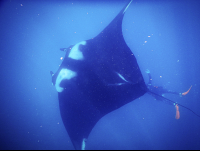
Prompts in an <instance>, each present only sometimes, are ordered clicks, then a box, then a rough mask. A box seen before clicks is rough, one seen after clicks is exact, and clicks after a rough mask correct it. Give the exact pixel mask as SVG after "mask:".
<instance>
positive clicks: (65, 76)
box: [55, 68, 77, 92]
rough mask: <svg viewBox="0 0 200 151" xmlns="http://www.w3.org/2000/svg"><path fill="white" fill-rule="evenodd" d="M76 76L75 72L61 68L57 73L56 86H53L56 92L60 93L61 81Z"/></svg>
mask: <svg viewBox="0 0 200 151" xmlns="http://www.w3.org/2000/svg"><path fill="white" fill-rule="evenodd" d="M76 75H77V74H76V72H74V71H72V70H69V69H66V68H63V69H62V70H61V71H60V72H59V74H58V77H57V78H56V84H55V87H56V90H57V91H58V92H62V91H63V88H62V87H60V83H61V81H62V80H64V79H67V80H70V79H71V78H73V77H75V76H76Z"/></svg>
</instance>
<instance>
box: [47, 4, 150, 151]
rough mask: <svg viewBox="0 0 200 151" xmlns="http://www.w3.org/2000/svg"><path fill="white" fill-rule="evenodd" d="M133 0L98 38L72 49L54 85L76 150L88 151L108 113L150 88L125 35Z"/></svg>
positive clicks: (65, 49) (69, 49)
mask: <svg viewBox="0 0 200 151" xmlns="http://www.w3.org/2000/svg"><path fill="white" fill-rule="evenodd" d="M131 2H132V0H131V1H130V2H129V3H128V4H127V5H125V7H124V8H123V9H122V10H121V11H120V12H119V14H118V15H117V16H116V17H115V18H114V19H113V21H112V22H111V23H110V24H109V25H108V26H107V27H106V28H105V29H104V30H103V31H102V32H100V33H99V34H98V35H97V36H96V37H95V38H92V39H89V40H85V41H81V42H79V43H77V44H75V45H71V46H70V47H68V48H61V50H62V51H65V52H66V55H65V58H64V60H63V62H62V64H61V65H60V67H59V69H58V71H57V72H56V73H55V74H54V73H53V72H52V71H51V72H50V73H51V75H52V82H53V84H54V85H55V87H56V90H57V91H58V98H59V106H60V113H61V117H62V120H63V123H64V125H65V128H66V130H67V132H68V134H69V137H70V139H71V141H72V143H73V145H74V147H75V149H84V147H85V141H86V139H87V138H88V136H89V134H90V132H91V130H92V129H93V127H94V126H95V124H96V123H97V122H98V121H99V120H100V119H101V118H102V117H103V116H104V115H106V114H108V113H110V112H112V111H114V110H116V109H118V108H120V107H122V106H123V105H125V104H127V103H129V102H131V101H133V100H135V99H137V98H138V97H141V96H142V95H144V94H145V93H146V92H147V91H148V89H147V87H146V85H145V82H144V79H143V76H142V74H141V71H140V68H139V66H138V63H137V60H136V58H135V56H134V54H133V53H132V51H131V50H130V48H129V47H128V46H127V44H126V42H125V40H124V38H123V34H122V20H123V16H124V14H125V12H126V10H127V8H128V7H129V5H130V4H131Z"/></svg>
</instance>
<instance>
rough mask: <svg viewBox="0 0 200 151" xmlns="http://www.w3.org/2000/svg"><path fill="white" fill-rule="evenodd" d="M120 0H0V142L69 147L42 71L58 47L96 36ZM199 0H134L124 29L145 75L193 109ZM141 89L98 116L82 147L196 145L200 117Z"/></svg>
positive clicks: (199, 62)
mask: <svg viewBox="0 0 200 151" xmlns="http://www.w3.org/2000/svg"><path fill="white" fill-rule="evenodd" d="M127 1H128V0H127ZM127 1H126V0H123V1H109V2H108V1H76V0H69V1H61V0H58V1H53V0H51V1H45V0H44V1H39V0H38V1H35V0H24V1H23V0H7V1H3V2H1V3H0V4H1V6H0V67H1V72H0V77H1V78H0V83H1V84H0V101H1V102H0V149H74V147H73V145H72V143H71V140H70V138H69V136H68V134H67V131H66V130H65V128H64V125H63V123H62V119H61V117H60V112H59V104H58V98H57V92H56V89H55V87H54V86H52V84H51V76H50V74H49V71H51V70H52V71H54V72H56V71H57V69H58V67H59V65H60V64H61V62H62V61H61V60H60V58H61V57H64V55H65V54H64V53H63V52H61V51H59V48H63V47H64V48H65V47H68V46H69V45H71V44H76V43H77V42H80V41H82V40H87V39H90V38H92V37H95V36H96V35H97V34H98V33H99V32H101V31H102V30H103V29H104V28H105V27H106V26H107V25H108V24H109V23H110V21H111V20H112V19H113V18H114V17H115V16H116V15H117V14H118V12H119V11H120V10H121V9H122V7H123V6H124V5H125V4H126V3H127ZM199 7H200V1H199V0H168V1H167V0H149V1H147V0H133V3H132V4H131V5H130V7H129V9H128V10H127V12H126V14H125V16H124V20H123V35H124V39H125V41H126V43H127V45H128V46H129V47H130V48H131V50H132V51H133V53H134V55H135V57H136V58H137V60H138V64H139V67H140V69H141V72H142V74H143V77H144V79H145V82H146V83H147V82H148V76H147V74H146V73H145V70H146V69H149V70H150V71H151V75H152V79H153V84H154V85H156V86H163V87H165V88H166V89H169V90H174V91H177V92H185V91H187V90H188V89H189V87H190V86H191V85H192V89H191V91H190V92H189V93H188V94H187V95H186V96H183V97H179V96H177V95H172V94H168V95H165V97H167V98H169V99H171V100H173V101H176V102H177V103H180V104H182V105H184V106H186V107H188V108H190V109H192V110H193V111H194V112H196V113H197V114H199V115H200V110H199V108H200V100H199V98H200V94H199V92H200V78H199V77H200V72H199V69H200V50H199V48H200V42H199V41H200V28H199V26H200V11H199ZM179 110H180V119H179V120H176V119H175V113H176V111H175V108H174V106H172V105H169V104H167V103H164V102H162V101H157V100H154V98H153V97H152V96H150V95H148V94H145V95H144V96H142V97H140V98H139V99H137V100H134V101H133V102H131V103H129V104H127V105H125V106H123V107H121V108H120V109H118V110H116V111H114V112H112V113H110V114H108V115H106V116H105V117H103V118H102V119H101V120H100V121H99V122H98V123H97V124H96V126H95V127H94V128H93V130H92V132H91V134H90V135H89V138H88V141H87V145H86V149H200V143H199V142H200V128H199V127H200V118H199V117H197V116H195V115H194V114H193V113H192V112H190V111H188V110H186V109H185V108H183V107H179Z"/></svg>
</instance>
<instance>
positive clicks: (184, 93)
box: [182, 85, 192, 95]
mask: <svg viewBox="0 0 200 151" xmlns="http://www.w3.org/2000/svg"><path fill="white" fill-rule="evenodd" d="M191 88H192V85H191V87H190V88H189V89H188V90H187V91H186V92H183V93H182V95H186V94H188V93H189V92H190V89H191Z"/></svg>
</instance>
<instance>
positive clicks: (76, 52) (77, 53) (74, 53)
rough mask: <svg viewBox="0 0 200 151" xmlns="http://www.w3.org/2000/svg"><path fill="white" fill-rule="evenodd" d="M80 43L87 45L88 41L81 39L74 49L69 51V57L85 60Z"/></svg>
mask: <svg viewBox="0 0 200 151" xmlns="http://www.w3.org/2000/svg"><path fill="white" fill-rule="evenodd" d="M79 45H86V41H81V42H79V43H77V44H76V45H75V46H74V47H73V48H72V50H71V51H70V53H69V56H68V57H69V58H72V59H75V60H83V59H84V57H83V53H82V52H81V51H80V50H79Z"/></svg>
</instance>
